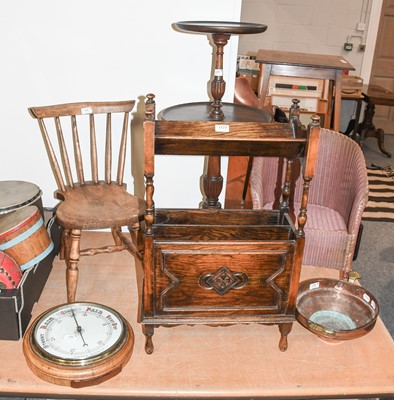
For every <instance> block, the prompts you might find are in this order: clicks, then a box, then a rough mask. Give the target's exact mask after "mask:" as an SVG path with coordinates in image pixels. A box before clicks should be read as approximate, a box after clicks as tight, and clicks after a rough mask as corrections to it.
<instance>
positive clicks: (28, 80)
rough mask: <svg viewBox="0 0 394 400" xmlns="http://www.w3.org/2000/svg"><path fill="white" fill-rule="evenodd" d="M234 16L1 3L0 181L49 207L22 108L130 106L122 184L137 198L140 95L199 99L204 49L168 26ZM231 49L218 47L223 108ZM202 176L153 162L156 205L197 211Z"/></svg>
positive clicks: (193, 4) (205, 10)
mask: <svg viewBox="0 0 394 400" xmlns="http://www.w3.org/2000/svg"><path fill="white" fill-rule="evenodd" d="M240 12H241V0H216V1H212V0H189V1H183V0H151V1H141V0H138V1H137V0H112V1H107V0H84V1H80V0H57V1H53V0H35V1H31V0H12V1H11V0H8V1H2V2H0V38H1V39H0V40H1V46H0V51H1V67H0V71H1V73H0V82H1V86H0V88H1V89H0V90H1V95H0V110H1V125H0V135H1V141H0V143H1V144H0V146H1V152H0V154H1V167H0V180H26V181H29V182H34V183H35V184H37V185H38V186H39V187H40V188H41V189H42V190H43V201H44V206H47V207H50V206H53V205H55V204H56V201H55V200H54V199H53V191H54V189H55V181H54V179H53V176H52V172H51V171H50V167H49V163H48V161H47V158H46V153H45V150H44V145H43V143H42V139H41V135H40V133H39V130H38V125H37V122H36V121H35V120H33V119H32V118H31V117H30V116H29V114H28V112H27V108H28V107H29V106H39V105H48V104H57V103H63V102H74V101H100V100H124V99H129V98H134V99H136V100H138V102H139V104H138V108H136V115H135V116H134V119H135V122H136V123H134V124H133V126H134V130H133V131H134V132H133V133H134V134H135V135H136V136H137V140H136V141H135V143H134V148H133V152H134V153H135V154H134V156H135V162H134V164H133V166H132V167H131V166H130V168H129V171H126V177H127V179H126V181H127V183H128V186H129V188H130V189H131V191H132V190H133V187H134V184H135V189H136V193H137V194H139V195H143V181H142V173H143V172H142V171H143V164H142V163H143V154H142V151H143V150H142V131H141V129H140V128H139V129H138V128H136V126H139V127H141V122H142V114H141V112H142V103H141V102H142V101H143V99H142V98H143V96H145V95H146V94H147V93H149V92H153V93H155V94H156V96H157V109H158V110H161V109H163V108H165V107H169V106H172V105H175V104H178V103H187V102H192V101H206V100H208V94H207V81H208V80H209V79H210V73H211V60H212V47H211V46H210V45H209V42H208V40H207V36H205V35H194V34H185V33H179V32H176V31H175V30H174V29H173V28H172V27H171V24H172V23H174V22H176V21H180V20H223V21H239V20H240ZM237 46H238V38H237V37H232V38H231V39H230V43H229V44H228V45H227V46H226V48H225V57H224V62H225V67H224V73H225V75H224V79H225V81H226V82H227V91H226V94H225V97H224V99H223V100H224V101H231V99H232V97H233V89H232V88H233V86H234V76H235V63H236V55H237ZM137 110H138V111H137ZM202 168H203V158H202V157H175V156H174V157H160V159H159V160H158V162H157V175H156V178H155V184H156V191H155V200H156V205H157V206H158V207H196V206H197V205H198V203H199V202H200V201H201V198H202V195H201V192H200V188H199V179H200V176H201V174H202ZM225 170H226V168H225V166H224V167H223V171H222V172H223V175H225V174H224V172H225ZM131 172H132V173H133V175H134V179H135V181H134V179H133V178H132V177H131V176H130V175H131ZM175 182H178V184H177V185H175Z"/></svg>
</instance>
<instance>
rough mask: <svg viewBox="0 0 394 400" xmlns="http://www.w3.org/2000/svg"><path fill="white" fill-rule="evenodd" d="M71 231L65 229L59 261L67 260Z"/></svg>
mask: <svg viewBox="0 0 394 400" xmlns="http://www.w3.org/2000/svg"><path fill="white" fill-rule="evenodd" d="M69 235H70V229H67V228H64V229H63V231H62V238H61V244H60V252H59V259H60V260H65V259H66V256H67V254H68V253H69V251H70V249H69V240H70V236H69Z"/></svg>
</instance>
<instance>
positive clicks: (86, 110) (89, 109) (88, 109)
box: [81, 107, 93, 115]
mask: <svg viewBox="0 0 394 400" xmlns="http://www.w3.org/2000/svg"><path fill="white" fill-rule="evenodd" d="M92 112H93V111H92V107H85V108H81V114H82V115H85V114H91V113H92Z"/></svg>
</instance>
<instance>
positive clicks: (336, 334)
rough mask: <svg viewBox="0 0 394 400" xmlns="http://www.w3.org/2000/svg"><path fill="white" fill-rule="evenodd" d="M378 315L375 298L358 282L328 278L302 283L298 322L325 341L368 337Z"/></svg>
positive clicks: (298, 297)
mask: <svg viewBox="0 0 394 400" xmlns="http://www.w3.org/2000/svg"><path fill="white" fill-rule="evenodd" d="M378 315H379V305H378V302H377V301H376V299H375V297H374V296H373V295H372V294H371V293H369V292H368V291H367V290H366V289H364V288H362V287H361V286H359V285H357V284H354V283H350V282H347V281H342V280H336V279H327V278H316V279H309V280H306V281H303V282H301V283H300V286H299V291H298V296H297V302H296V318H297V321H298V322H299V323H300V324H301V325H302V326H304V327H305V328H306V329H308V330H309V331H311V332H313V333H314V334H316V335H317V336H319V337H320V338H322V339H324V340H327V341H338V340H349V339H356V338H358V337H361V336H364V335H365V334H367V333H368V332H370V331H371V330H372V328H373V327H374V326H375V323H376V319H377V317H378Z"/></svg>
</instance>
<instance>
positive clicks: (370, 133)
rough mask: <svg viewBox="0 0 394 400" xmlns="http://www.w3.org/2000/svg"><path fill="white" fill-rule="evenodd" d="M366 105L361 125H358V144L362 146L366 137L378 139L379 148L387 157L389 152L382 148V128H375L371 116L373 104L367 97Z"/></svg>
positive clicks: (372, 114) (372, 115)
mask: <svg viewBox="0 0 394 400" xmlns="http://www.w3.org/2000/svg"><path fill="white" fill-rule="evenodd" d="M366 101H367V107H366V109H365V112H364V119H363V122H362V123H361V125H360V126H359V133H360V146H361V147H362V146H363V144H364V142H365V139H366V138H367V137H375V138H377V140H378V146H379V150H380V151H381V152H382V153H383V154H385V155H386V156H387V157H391V153H389V152H388V151H387V150H386V149H385V148H384V131H383V129H376V128H375V125H374V123H373V117H374V115H375V104H374V103H373V102H372V101H371V100H370V99H369V98H368V97H367V98H366Z"/></svg>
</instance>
